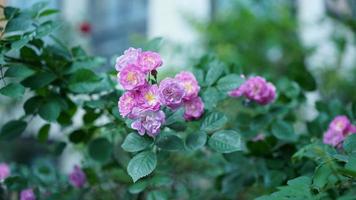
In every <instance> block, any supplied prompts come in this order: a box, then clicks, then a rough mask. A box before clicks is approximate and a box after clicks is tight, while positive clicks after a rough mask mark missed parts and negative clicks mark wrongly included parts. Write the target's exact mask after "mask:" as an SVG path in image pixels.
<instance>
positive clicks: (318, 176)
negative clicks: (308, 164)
mask: <svg viewBox="0 0 356 200" xmlns="http://www.w3.org/2000/svg"><path fill="white" fill-rule="evenodd" d="M332 172H333V171H332V169H331V168H330V165H328V164H324V163H323V164H321V165H320V166H318V168H317V169H316V171H315V173H314V176H313V186H314V187H316V188H317V189H318V190H319V191H320V190H321V189H323V188H324V186H325V185H326V184H327V183H328V179H329V177H330V175H331V174H332Z"/></svg>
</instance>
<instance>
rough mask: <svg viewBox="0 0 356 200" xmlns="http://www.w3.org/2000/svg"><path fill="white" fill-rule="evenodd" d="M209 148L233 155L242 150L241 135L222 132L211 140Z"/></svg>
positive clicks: (217, 133) (233, 132) (228, 131)
mask: <svg viewBox="0 0 356 200" xmlns="http://www.w3.org/2000/svg"><path fill="white" fill-rule="evenodd" d="M209 146H210V147H211V148H212V149H214V150H215V151H217V152H219V153H231V152H234V151H240V150H242V139H241V135H240V134H238V133H237V132H235V131H232V130H221V131H218V132H216V133H214V134H213V135H212V136H211V137H210V139H209Z"/></svg>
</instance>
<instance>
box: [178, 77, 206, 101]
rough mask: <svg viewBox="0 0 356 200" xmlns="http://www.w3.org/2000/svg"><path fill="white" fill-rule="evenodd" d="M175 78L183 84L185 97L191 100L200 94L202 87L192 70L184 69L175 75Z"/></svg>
mask: <svg viewBox="0 0 356 200" xmlns="http://www.w3.org/2000/svg"><path fill="white" fill-rule="evenodd" d="M175 79H176V80H177V81H178V82H179V83H180V84H181V85H182V86H183V88H184V91H185V94H184V96H183V99H185V100H190V99H192V98H195V97H197V96H198V93H199V90H200V87H199V84H198V81H197V79H196V78H195V76H194V75H193V74H192V73H191V72H187V71H183V72H180V73H179V74H177V75H176V76H175Z"/></svg>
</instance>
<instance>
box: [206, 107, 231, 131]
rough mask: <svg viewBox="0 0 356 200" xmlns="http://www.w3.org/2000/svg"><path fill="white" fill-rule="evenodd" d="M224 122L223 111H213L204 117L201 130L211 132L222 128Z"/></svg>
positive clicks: (225, 120) (225, 118) (225, 119)
mask: <svg viewBox="0 0 356 200" xmlns="http://www.w3.org/2000/svg"><path fill="white" fill-rule="evenodd" d="M226 122H227V117H226V116H225V115H224V114H223V113H219V112H213V113H211V114H210V115H208V116H207V117H206V118H205V119H204V121H203V123H202V125H201V130H203V131H206V132H213V131H216V130H219V129H221V128H223V127H224V125H225V124H226Z"/></svg>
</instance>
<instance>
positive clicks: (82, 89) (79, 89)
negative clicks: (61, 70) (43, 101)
mask: <svg viewBox="0 0 356 200" xmlns="http://www.w3.org/2000/svg"><path fill="white" fill-rule="evenodd" d="M100 80H101V78H100V77H98V76H97V75H96V74H95V73H94V72H93V71H91V70H88V69H79V70H77V71H76V72H75V73H74V75H73V76H72V77H71V78H70V80H69V89H70V90H71V91H72V92H75V93H87V92H92V91H94V90H95V89H96V88H97V87H98V82H100Z"/></svg>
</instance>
